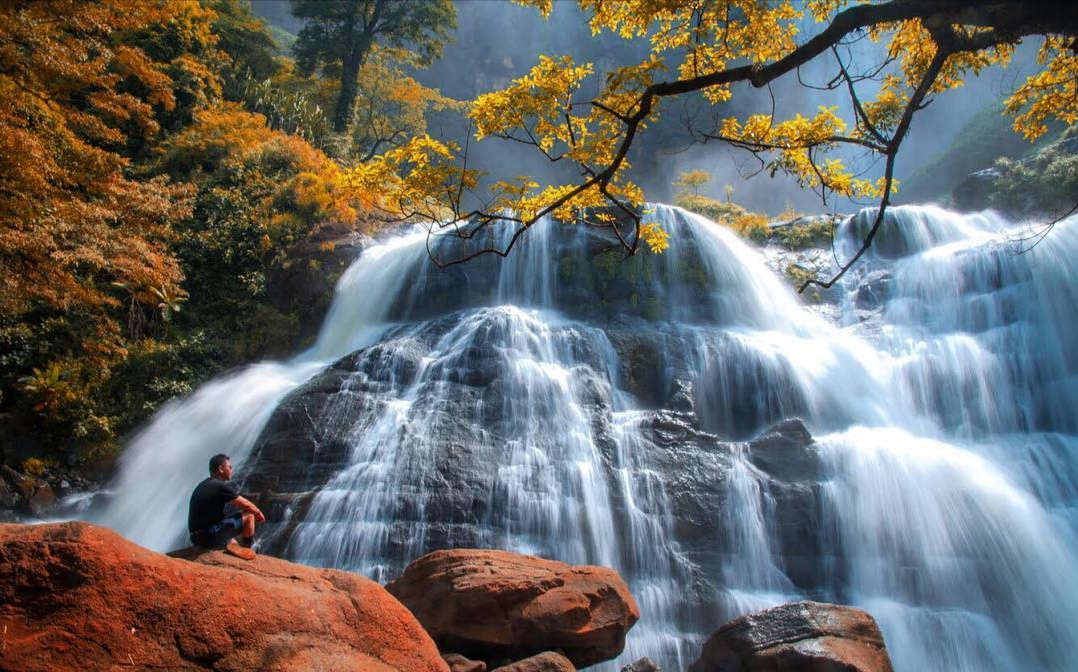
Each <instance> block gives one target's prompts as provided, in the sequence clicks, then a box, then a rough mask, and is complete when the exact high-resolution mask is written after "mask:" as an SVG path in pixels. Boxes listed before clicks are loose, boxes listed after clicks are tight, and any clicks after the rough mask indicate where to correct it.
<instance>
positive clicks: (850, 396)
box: [96, 205, 1078, 672]
mask: <svg viewBox="0 0 1078 672" xmlns="http://www.w3.org/2000/svg"><path fill="white" fill-rule="evenodd" d="M651 216H652V217H653V218H655V219H657V220H658V221H660V222H661V223H662V224H663V226H664V227H665V228H666V230H667V231H669V232H670V233H671V234H672V236H673V241H674V243H673V246H672V248H671V249H670V250H669V251H667V252H666V253H664V254H663V255H659V256H655V255H645V256H646V257H647V258H646V259H644V260H639V259H637V260H634V261H631V262H621V261H620V260H616V259H615V261H618V263H619V264H620V263H624V264H625V265H624V266H618V265H611V264H609V263H607V262H609V261H610V259H611V257H610V256H609V253H601V254H599V255H598V256H597V255H596V254H595V253H594V251H595V247H594V238H593V237H592V236H591V235H590V234H589V233H588V232H587V231H585V230H584V229H585V228H586V227H583V226H576V227H571V226H558V225H555V224H553V223H551V222H541V223H540V224H538V225H536V227H534V229H533V230H532V231H530V232H529V233H528V236H526V237H525V239H524V240H523V244H522V246H521V248H520V249H518V250H516V251H514V253H513V254H512V255H510V257H509V258H508V259H507V260H505V261H504V262H503V263H502V264H500V265H494V266H491V265H489V264H488V265H485V266H484V265H477V266H475V267H473V268H470V269H468V270H465V271H459V270H458V271H457V273H458V274H460V273H463V275H460V276H459V279H460V280H461V281H462V282H464V283H465V284H463V285H460V284H458V285H456V286H455V287H456V289H457V290H458V291H457V292H456V294H455V295H454V296H453V297H451V299H446V301H445V302H444V303H443V302H442V300H441V299H437V300H435V299H432V298H431V297H432V295H433V293H434V292H436V291H437V286H436V282H435V280H437V279H438V278H440V277H442V276H439V275H437V273H436V271H435V269H434V268H433V267H432V266H431V263H430V261H429V259H428V257H427V252H426V246H425V237H424V233H422V232H419V233H414V234H408V235H402V236H400V237H397V238H393V239H390V240H388V241H386V242H384V243H382V244H380V245H378V246H375V247H372V248H370V249H367V250H366V251H364V253H363V254H362V255H361V256H360V257H359V259H358V260H357V261H356V262H355V263H354V264H353V265H352V267H351V268H350V269H349V270H348V271H347V272H346V273H345V275H344V276H343V277H342V278H341V280H340V282H339V284H338V287H337V289H336V296H335V299H334V303H333V307H332V309H331V311H330V313H329V315H328V316H327V318H326V321H325V324H324V325H323V327H322V330H321V332H320V334H319V336H318V338H317V341H316V343H315V344H314V345H313V346H312V348H311V349H310V350H308V351H307V352H304V353H301V354H299V355H297V356H296V357H295V358H294V359H292V360H290V361H288V362H282V363H263V364H259V365H256V366H252V367H249V368H247V369H245V370H243V371H240V372H238V373H234V374H231V375H230V376H228V377H225V378H222V379H219V380H216V381H214V382H212V383H210V384H208V385H206V386H204V387H203V388H201V389H199V390H198V391H196V392H195V393H194V394H192V395H191V396H190V397H188V398H186V399H182V400H177V401H175V402H172V403H171V404H170V405H168V406H167V407H166V408H164V409H162V411H161V412H160V413H158V415H157V416H156V417H155V419H154V420H153V421H152V422H151V423H150V425H148V426H147V427H146V428H145V429H144V430H143V431H142V432H141V434H140V435H139V436H138V437H136V438H135V439H134V441H133V442H132V443H131V444H130V445H129V446H128V448H127V450H126V451H125V454H124V457H123V461H122V466H121V470H120V474H119V476H118V478H117V481H116V482H115V483H114V486H113V488H112V489H113V491H114V497H113V500H112V503H111V504H110V505H109V506H108V508H107V509H106V510H104V511H103V512H100V513H99V514H96V515H97V520H98V522H102V523H104V524H107V525H109V526H111V527H113V528H115V529H116V530H118V531H119V532H121V533H122V534H124V535H125V536H127V537H129V538H131V539H133V540H135V541H137V542H139V543H142V544H144V545H146V546H149V547H151V548H155V549H159V550H168V549H170V548H172V547H175V546H177V545H180V544H182V543H183V537H184V521H185V507H186V503H187V497H188V495H189V493H190V490H191V488H192V487H193V485H194V484H195V483H197V482H198V480H200V479H201V478H202V477H203V472H204V471H205V463H206V460H207V458H208V457H209V455H211V454H213V453H216V452H224V453H228V454H230V455H231V456H232V457H233V461H234V463H236V465H237V474H241V473H243V472H244V469H245V468H247V469H248V470H258V469H260V468H261V469H263V470H264V469H265V468H266V467H265V466H264V465H265V464H266V462H265V460H266V458H265V456H264V454H265V453H266V452H267V449H266V446H267V445H270V444H272V437H269V438H267V437H266V436H262V435H263V434H264V428H266V427H267V423H270V425H272V424H273V421H272V420H271V418H273V417H276V416H275V414H278V413H281V412H282V411H281V410H280V409H281V408H284V407H286V406H289V405H290V404H292V405H293V406H295V401H294V400H296V399H300V400H302V399H307V398H309V397H310V395H311V394H313V393H314V392H315V391H319V390H325V389H329V388H331V391H332V393H331V394H328V395H326V401H325V402H323V403H321V405H320V406H318V407H317V408H316V409H315V410H316V413H317V416H316V417H313V418H310V423H311V426H312V428H314V429H312V434H317V436H316V437H314V438H312V439H311V440H310V442H309V443H310V445H312V446H314V448H313V449H312V452H311V454H310V455H306V456H305V455H299V456H296V461H297V463H298V464H301V465H302V464H306V463H310V464H312V465H313V464H315V463H319V464H325V463H326V460H327V459H329V458H328V457H327V456H326V454H323V453H322V452H320V451H328V450H329V449H328V448H327V447H328V446H334V447H336V448H335V450H336V452H335V453H333V454H334V455H335V456H336V457H334V459H335V460H337V462H334V463H333V464H336V465H337V466H335V467H334V468H333V470H332V473H331V474H329V475H328V476H326V477H325V478H321V480H319V479H317V478H315V476H314V474H315V473H316V472H317V470H315V469H314V468H313V467H312V468H311V474H309V475H308V476H309V479H308V480H309V481H310V482H311V483H314V485H307V486H304V487H305V488H306V490H305V491H304V492H303V493H301V494H302V496H301V494H294V495H290V496H291V497H292V499H288V498H287V497H286V498H285V501H286V502H287V503H286V505H285V506H284V507H283V509H282V511H283V512H282V513H281V515H280V520H279V521H278V522H277V523H276V527H275V528H274V530H275V532H274V535H276V536H273V537H271V538H270V539H267V540H266V543H267V544H271V543H277V544H278V546H276V547H274V549H275V550H276V551H278V552H280V553H282V554H283V555H284V556H285V557H289V558H291V559H294V560H297V561H299V562H304V563H308V564H314V565H322V566H334V567H341V568H345V569H350V570H354V571H358V572H361V573H363V574H366V575H368V576H371V577H372V578H376V579H378V580H380V581H386V580H389V579H391V578H393V576H395V575H396V574H397V573H399V571H400V570H401V568H402V567H403V566H404V564H406V563H407V562H409V561H410V560H413V559H415V558H417V557H419V556H420V555H422V554H424V553H425V552H427V551H429V550H433V549H434V548H440V547H445V546H487V547H497V548H505V549H509V550H513V551H518V552H523V553H532V554H537V555H541V556H544V557H549V558H554V559H558V560H562V561H565V562H570V563H590V564H601V565H607V566H611V567H614V568H616V569H618V570H619V571H620V572H621V573H622V575H623V576H625V577H626V579H627V580H628V582H629V583H630V586H631V589H632V591H633V593H634V595H635V596H636V598H637V600H638V601H639V603H640V607H641V612H642V619H641V621H640V623H639V624H638V625H637V626H636V627H635V628H634V629H633V630H632V631H631V632H630V636H629V641H628V644H627V648H626V652H625V653H624V654H623V655H622V656H621V657H620V658H619V659H618V661H617V662H616V663H612V664H607V665H606V666H604V667H603V668H602V669H609V670H614V669H619V667H620V666H621V665H624V664H626V663H627V662H631V661H632V660H635V659H636V658H638V657H640V656H644V655H647V656H650V657H652V658H654V659H656V660H657V661H658V662H660V664H661V665H662V666H663V668H664V669H671V670H677V669H685V668H687V667H688V665H689V663H691V662H692V661H693V660H694V659H695V658H696V656H697V655H698V652H699V645H700V643H701V642H702V641H703V639H704V638H705V637H706V636H707V635H708V634H710V632H712V631H714V630H715V629H717V627H718V626H719V625H721V624H722V622H723V620H724V619H728V618H732V617H734V616H737V615H740V614H742V613H745V612H747V611H750V610H753V609H757V608H761V607H765V606H770V605H774V604H778V603H781V602H785V601H789V600H793V599H799V598H803V597H811V598H813V599H823V600H830V601H836V602H842V603H848V604H853V605H856V606H860V607H862V608H865V609H867V610H868V611H869V612H870V613H872V614H873V616H875V617H876V619H877V620H878V621H879V623H880V625H881V627H882V629H883V632H884V636H885V639H886V641H887V643H888V646H889V650H890V653H891V655H892V658H893V659H894V662H895V664H896V669H898V670H905V671H909V672H914V671H917V672H919V671H921V670H941V671H942V670H947V671H955V670H958V671H969V672H974V671H983V670H1012V669H1028V670H1064V669H1067V668H1068V667H1069V666H1070V665H1072V664H1073V661H1074V660H1078V572H1076V571H1075V570H1076V567H1078V562H1076V561H1078V543H1076V541H1075V532H1076V529H1078V478H1076V476H1078V474H1076V467H1078V452H1076V451H1078V438H1076V435H1078V414H1076V413H1075V408H1076V403H1078V339H1075V337H1074V334H1075V330H1076V328H1078V277H1076V275H1078V273H1076V271H1075V270H1074V269H1075V268H1076V266H1075V264H1074V263H1073V258H1074V257H1075V255H1078V219H1076V218H1071V219H1069V220H1065V221H1063V222H1061V223H1059V224H1058V225H1057V226H1056V229H1055V231H1053V232H1052V233H1051V235H1049V236H1048V237H1047V238H1046V239H1045V240H1044V241H1043V242H1042V243H1041V244H1040V245H1038V246H1037V247H1036V248H1035V249H1034V250H1032V251H1031V252H1029V253H1027V254H1023V255H1016V254H1015V253H1014V249H1013V245H1010V244H1008V243H1007V240H1006V234H1005V232H1004V230H1005V229H1006V227H1007V226H1008V225H1007V223H1005V222H1002V221H999V220H997V219H995V218H993V217H991V216H990V215H978V216H959V215H955V214H953V213H949V212H946V211H943V210H938V209H935V208H931V207H912V206H908V207H902V208H894V209H892V210H891V214H890V215H889V218H888V220H887V223H886V228H885V230H884V231H883V232H881V236H880V241H881V242H880V244H879V245H878V246H877V250H876V252H875V253H874V254H873V255H872V257H873V258H872V259H870V260H869V261H868V262H866V263H865V264H863V265H862V266H861V267H859V268H858V269H857V271H856V272H855V273H854V274H852V276H851V277H850V278H849V281H848V282H847V283H846V285H845V288H844V290H843V294H842V300H841V306H840V310H839V313H840V315H841V319H840V322H841V324H842V325H845V326H837V325H835V324H831V323H829V322H827V321H825V320H824V319H822V318H820V317H818V316H817V315H816V314H814V313H813V312H812V311H810V310H808V309H806V307H805V306H804V305H803V304H801V303H800V301H799V299H798V298H797V297H796V296H795V295H794V294H793V292H792V291H791V290H790V288H789V287H788V286H787V285H786V283H785V282H784V281H783V280H781V279H780V278H778V277H776V276H775V275H774V274H773V273H772V272H771V271H770V270H769V269H768V268H767V266H766V265H765V264H764V263H763V260H762V258H761V257H760V255H759V253H758V252H757V251H756V250H754V249H752V248H751V247H750V246H748V245H746V244H745V243H744V242H743V241H742V240H740V239H739V238H737V237H736V236H735V235H733V234H731V233H730V232H728V231H726V230H724V229H721V228H720V227H717V226H716V225H714V224H712V223H710V222H708V221H706V220H703V219H702V218H699V217H697V216H695V215H692V214H689V213H686V212H684V211H681V210H678V209H675V208H670V207H667V206H660V205H657V206H653V213H652V215H651ZM871 216H872V213H871V212H870V211H869V212H863V213H860V214H859V215H858V216H856V217H854V218H852V219H851V221H849V222H847V224H846V225H844V227H843V228H842V229H841V230H840V232H839V243H838V254H839V255H840V257H841V256H842V255H843V254H847V255H848V254H849V253H850V249H848V247H849V246H850V245H852V244H854V242H855V239H856V236H857V235H858V232H861V231H863V230H864V226H865V225H866V222H868V221H870V219H869V218H870V217H871ZM1001 232H1002V233H1001ZM589 246H590V247H589ZM596 260H598V261H599V265H598V267H596V266H595V265H594V263H593V262H595V261H596ZM432 279H433V280H432ZM461 287H464V288H467V291H462V290H461V289H460V288H461ZM881 288H882V289H881ZM869 289H871V290H872V292H873V293H874V295H877V296H880V297H881V298H880V300H878V301H876V302H875V303H874V304H871V305H867V304H866V302H865V301H864V300H863V298H864V296H865V295H866V294H867V293H868V291H869ZM473 291H474V294H475V295H476V296H482V297H485V298H484V299H483V300H481V301H472V302H469V301H467V300H461V299H462V295H463V294H468V293H471V292H473ZM595 297H600V298H599V299H596V298H595ZM464 298H467V297H464ZM866 305H867V307H866ZM640 353H644V354H640ZM342 358H343V359H342ZM629 360H632V361H629ZM327 381H328V383H327ZM329 383H332V384H331V385H330V384H329ZM304 395H307V396H304ZM303 408H308V407H306V406H303ZM793 417H797V418H801V419H802V420H803V421H804V423H805V426H806V427H807V428H808V430H809V431H810V432H811V434H812V436H813V438H814V439H815V442H814V443H813V444H812V445H811V446H810V447H809V448H807V449H805V451H803V452H805V453H806V454H808V455H809V456H810V457H811V458H812V460H814V462H813V464H815V465H816V466H814V467H813V468H812V469H811V470H809V471H807V472H805V473H794V474H792V475H789V474H788V475H786V476H783V477H781V478H780V477H779V476H778V475H776V474H777V471H776V469H771V470H770V471H769V470H768V469H767V468H763V467H761V463H760V461H759V459H757V458H758V457H759V455H758V454H757V453H759V450H760V449H759V448H758V447H756V446H757V444H755V443H753V442H751V441H750V439H752V438H753V437H754V436H756V435H757V434H759V433H760V432H762V431H764V430H765V429H766V428H767V427H768V426H770V425H771V424H772V423H774V422H776V421H781V420H784V419H787V418H793ZM679 423H680V424H679ZM664 427H674V429H671V430H669V431H667V430H666V429H663V428H664ZM675 430H676V431H675ZM664 432H665V433H664ZM674 435H676V436H679V437H683V436H692V437H696V438H694V439H693V442H694V443H692V445H691V446H690V443H689V442H688V441H687V440H684V439H676V440H675V439H670V438H669V437H670V436H674ZM260 436H261V438H260ZM664 437H666V438H664ZM678 441H681V443H678ZM305 445H306V444H305ZM690 448H691V449H692V450H693V451H696V452H692V453H691V454H690V453H689V452H686V451H688V450H690ZM329 452H333V451H329ZM327 454H328V453H327ZM338 463H339V464H338ZM791 464H792V463H791ZM260 465H261V466H260ZM777 469H779V470H781V469H782V467H781V465H780V467H778V468H777ZM787 470H794V471H796V469H795V468H794V467H788V468H787ZM783 479H785V480H783ZM787 482H796V483H798V484H799V485H796V487H793V489H791V488H790V487H789V486H788V483H787ZM784 488H785V489H784ZM799 488H800V489H799ZM790 492H798V493H801V492H804V493H809V494H811V495H812V497H814V499H812V500H811V501H813V502H815V504H813V505H812V506H813V507H815V508H814V511H815V514H814V517H813V518H811V519H812V520H813V521H814V525H813V527H812V528H811V529H802V530H799V531H798V532H799V534H801V539H802V540H801V541H799V542H798V544H800V546H797V545H795V546H796V548H794V547H791V545H790V542H788V540H787V537H788V533H789V530H788V529H787V527H788V526H787V527H783V524H782V523H781V520H783V516H784V515H786V514H787V513H788V508H789V504H788V502H789V501H792V500H790V499H789V498H790V494H789V493H790ZM798 501H800V500H798ZM806 501H807V500H806ZM701 521H703V522H701ZM802 527H804V526H802ZM784 535H786V536H784ZM802 546H803V547H804V548H802ZM792 548H793V550H791V549H792ZM795 551H796V552H795ZM798 562H800V563H802V565H805V564H806V563H807V565H808V566H809V569H810V571H808V574H811V575H812V578H811V580H809V579H804V578H803V575H806V572H805V571H802V570H796V569H795V565H796V563H798ZM802 569H803V568H802Z"/></svg>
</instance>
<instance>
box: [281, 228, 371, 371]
mask: <svg viewBox="0 0 1078 672" xmlns="http://www.w3.org/2000/svg"><path fill="white" fill-rule="evenodd" d="M370 244H371V239H370V238H369V237H367V236H365V235H363V234H360V233H357V232H354V231H337V230H334V229H333V228H332V227H329V228H328V229H327V230H326V231H324V232H323V234H322V235H320V236H319V237H317V238H315V239H308V240H304V241H303V242H302V243H299V244H298V245H295V246H293V247H291V248H289V249H288V250H287V252H286V254H285V259H284V261H282V262H280V263H279V264H277V265H276V266H274V267H273V268H272V269H271V270H270V272H269V274H268V277H267V279H266V280H267V283H266V284H267V286H266V296H267V298H268V299H269V300H270V302H271V303H272V304H273V305H274V306H275V307H276V308H277V309H278V310H280V311H281V312H283V313H284V314H286V315H293V316H295V317H296V318H297V322H298V324H299V334H298V335H297V341H298V342H297V344H296V345H297V346H299V345H303V344H306V343H308V342H309V341H310V340H311V339H313V337H314V336H315V335H316V334H317V333H318V332H317V330H318V325H320V324H321V323H322V318H323V317H325V314H326V312H327V311H328V310H329V305H330V302H331V301H332V299H333V288H334V286H335V285H336V284H337V280H338V279H340V277H341V274H342V273H344V271H345V270H347V268H348V266H350V265H351V263H352V262H353V261H355V260H356V258H357V257H358V256H359V255H360V253H361V252H362V251H363V250H364V249H365V248H367V247H369V246H370ZM288 352H290V351H288ZM288 352H283V353H281V355H282V356H283V355H285V354H288Z"/></svg>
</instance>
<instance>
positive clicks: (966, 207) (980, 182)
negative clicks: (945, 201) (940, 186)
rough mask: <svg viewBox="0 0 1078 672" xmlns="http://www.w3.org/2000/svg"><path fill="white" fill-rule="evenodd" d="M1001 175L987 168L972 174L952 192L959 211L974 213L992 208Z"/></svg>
mask: <svg viewBox="0 0 1078 672" xmlns="http://www.w3.org/2000/svg"><path fill="white" fill-rule="evenodd" d="M999 178H1000V173H999V171H998V170H996V169H995V168H985V169H984V170H978V171H977V172H975V173H970V174H969V175H967V176H966V177H965V179H963V180H962V181H961V182H959V183H958V185H957V186H956V187H955V188H954V191H953V192H951V200H952V202H953V204H954V207H955V208H956V209H957V210H962V211H965V212H973V211H977V210H987V209H988V208H990V207H992V194H993V193H994V192H995V189H996V182H997V181H998V180H999Z"/></svg>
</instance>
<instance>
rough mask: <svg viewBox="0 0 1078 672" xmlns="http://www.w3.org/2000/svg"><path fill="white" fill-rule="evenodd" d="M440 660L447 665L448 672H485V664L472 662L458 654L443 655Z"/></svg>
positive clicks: (479, 661)
mask: <svg viewBox="0 0 1078 672" xmlns="http://www.w3.org/2000/svg"><path fill="white" fill-rule="evenodd" d="M442 660H444V661H445V662H446V664H447V665H449V672H487V664H486V663H484V662H483V661H481V660H472V659H471V658H467V657H465V656H462V655H460V654H459V653H443V654H442Z"/></svg>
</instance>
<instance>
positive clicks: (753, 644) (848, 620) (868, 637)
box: [689, 602, 892, 672]
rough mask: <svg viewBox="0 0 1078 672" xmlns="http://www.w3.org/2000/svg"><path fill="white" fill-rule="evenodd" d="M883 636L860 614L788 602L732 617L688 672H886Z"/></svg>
mask: <svg viewBox="0 0 1078 672" xmlns="http://www.w3.org/2000/svg"><path fill="white" fill-rule="evenodd" d="M891 669H892V668H891V659H890V657H888V655H887V649H886V647H885V646H884V643H883V635H882V634H880V629H879V627H878V626H877V625H876V621H875V620H873V618H872V617H871V616H869V615H868V614H867V613H865V612H864V611H861V610H860V609H854V608H852V607H844V606H839V605H834V604H822V603H820V602H794V603H791V604H784V605H781V606H778V607H774V608H771V609H765V610H763V611H758V612H755V613H752V614H748V615H747V616H742V617H741V618H737V619H734V620H732V621H730V622H729V623H727V624H726V625H724V626H722V627H721V628H719V630H718V631H717V632H716V633H715V634H713V635H712V636H711V637H710V638H709V639H708V640H707V641H706V642H704V647H703V652H702V653H701V655H700V658H699V659H698V660H697V661H696V662H695V663H693V664H692V666H690V667H689V672H730V671H734V670H737V671H738V672H765V671H766V672H822V671H834V672H840V671H844V672H891Z"/></svg>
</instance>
